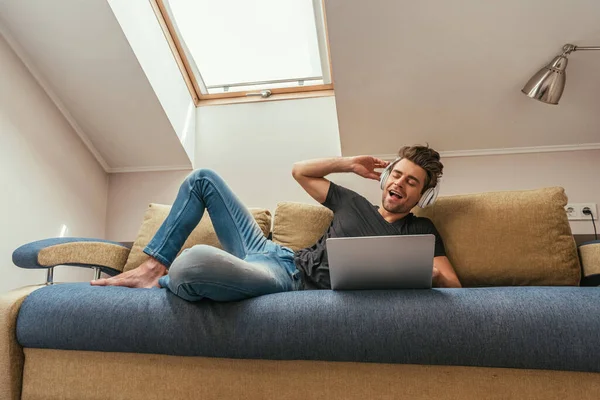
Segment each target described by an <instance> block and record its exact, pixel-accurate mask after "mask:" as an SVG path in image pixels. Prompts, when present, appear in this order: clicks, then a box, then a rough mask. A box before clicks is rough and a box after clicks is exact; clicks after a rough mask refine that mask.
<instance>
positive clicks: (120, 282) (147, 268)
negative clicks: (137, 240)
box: [90, 257, 168, 288]
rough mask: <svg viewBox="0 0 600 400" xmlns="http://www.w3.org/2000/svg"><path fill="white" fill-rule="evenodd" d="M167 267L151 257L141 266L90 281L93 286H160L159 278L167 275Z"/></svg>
mask: <svg viewBox="0 0 600 400" xmlns="http://www.w3.org/2000/svg"><path fill="white" fill-rule="evenodd" d="M167 272H168V270H167V267H165V266H164V265H163V264H161V263H160V262H159V261H158V260H156V259H155V258H152V257H150V258H149V259H148V260H146V261H145V262H143V263H142V264H141V265H140V266H139V267H137V268H135V269H132V270H131V271H127V272H123V273H122V274H119V275H117V276H113V277H112V278H106V279H96V280H93V281H91V282H90V284H91V285H92V286H127V287H131V288H152V287H160V286H159V285H158V279H159V278H160V277H161V276H164V275H166V274H167Z"/></svg>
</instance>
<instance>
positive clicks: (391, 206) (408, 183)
mask: <svg viewBox="0 0 600 400" xmlns="http://www.w3.org/2000/svg"><path fill="white" fill-rule="evenodd" d="M426 177H427V173H426V172H425V170H424V169H423V168H421V167H419V166H418V165H417V164H415V163H413V162H412V161H409V160H407V159H405V158H403V159H402V160H400V161H398V162H397V163H396V165H394V168H393V169H392V171H391V173H390V175H389V176H388V179H387V182H386V183H385V185H384V189H383V194H382V196H381V203H382V206H383V208H384V209H385V210H386V211H388V212H391V213H407V212H409V211H410V210H412V208H413V207H414V206H416V205H417V203H418V202H419V200H420V199H421V192H422V190H423V186H424V185H425V178H426Z"/></svg>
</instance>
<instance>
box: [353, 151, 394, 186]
mask: <svg viewBox="0 0 600 400" xmlns="http://www.w3.org/2000/svg"><path fill="white" fill-rule="evenodd" d="M389 164H390V163H389V161H384V160H380V159H379V158H375V157H372V156H356V157H352V171H353V172H354V173H355V174H356V175H359V176H362V177H363V178H367V179H374V180H376V181H378V180H379V179H380V178H381V172H377V171H375V168H385V167H387V166H388V165H389Z"/></svg>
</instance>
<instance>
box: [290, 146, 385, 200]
mask: <svg viewBox="0 0 600 400" xmlns="http://www.w3.org/2000/svg"><path fill="white" fill-rule="evenodd" d="M388 164H389V163H388V162H387V161H383V160H380V159H378V158H375V157H371V156H356V157H335V158H320V159H316V160H306V161H300V162H297V163H295V164H294V167H293V168H292V176H293V177H294V179H296V181H298V183H299V184H300V186H302V188H304V190H306V192H307V193H308V194H309V195H310V196H311V197H312V198H313V199H315V200H316V201H318V202H319V203H321V204H322V203H323V202H324V201H325V199H326V198H327V192H328V191H329V185H330V183H331V182H329V180H327V179H325V178H324V177H325V176H327V175H329V174H332V173H337V172H354V173H355V174H357V175H360V176H362V177H363V178H368V179H375V180H379V177H380V176H381V173H379V172H377V171H375V168H385V167H387V165H388Z"/></svg>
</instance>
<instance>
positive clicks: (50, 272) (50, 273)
mask: <svg viewBox="0 0 600 400" xmlns="http://www.w3.org/2000/svg"><path fill="white" fill-rule="evenodd" d="M46 285H54V267H50V268H48V269H47V270H46Z"/></svg>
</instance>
